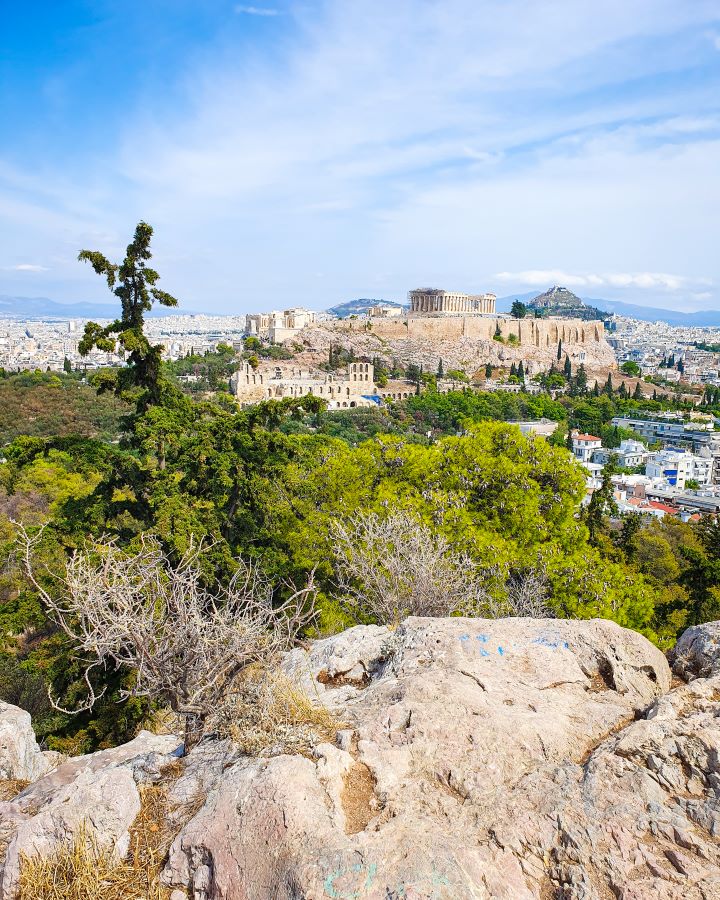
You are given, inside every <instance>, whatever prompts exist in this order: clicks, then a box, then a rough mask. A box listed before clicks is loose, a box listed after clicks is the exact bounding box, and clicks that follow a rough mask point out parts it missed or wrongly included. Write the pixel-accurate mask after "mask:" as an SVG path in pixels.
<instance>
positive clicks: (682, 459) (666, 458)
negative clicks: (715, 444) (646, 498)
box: [645, 449, 713, 490]
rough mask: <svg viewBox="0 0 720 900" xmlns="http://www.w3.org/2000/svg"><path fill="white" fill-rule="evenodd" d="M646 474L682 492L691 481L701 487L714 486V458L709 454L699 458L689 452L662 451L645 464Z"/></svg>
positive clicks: (651, 456)
mask: <svg viewBox="0 0 720 900" xmlns="http://www.w3.org/2000/svg"><path fill="white" fill-rule="evenodd" d="M706 452H707V451H706ZM645 474H646V475H647V476H648V478H653V479H662V480H664V481H666V482H667V483H668V485H670V487H678V488H680V489H681V490H682V489H684V488H685V485H686V484H687V482H688V481H689V480H691V479H692V480H694V481H697V482H698V484H700V485H708V484H712V476H713V458H712V456H710V454H709V453H708V454H707V456H704V455H703V456H698V455H696V454H694V453H690V452H689V451H687V450H670V449H667V450H660V451H658V452H657V453H651V454H650V456H649V458H648V461H647V463H646V464H645Z"/></svg>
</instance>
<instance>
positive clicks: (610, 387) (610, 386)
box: [603, 372, 613, 397]
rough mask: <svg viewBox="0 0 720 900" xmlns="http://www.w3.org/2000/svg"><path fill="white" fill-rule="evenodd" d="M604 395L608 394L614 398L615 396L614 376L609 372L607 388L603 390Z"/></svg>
mask: <svg viewBox="0 0 720 900" xmlns="http://www.w3.org/2000/svg"><path fill="white" fill-rule="evenodd" d="M603 393H605V394H607V395H608V397H612V395H613V383H612V374H611V373H610V372H608V377H607V381H606V382H605V387H604V388H603Z"/></svg>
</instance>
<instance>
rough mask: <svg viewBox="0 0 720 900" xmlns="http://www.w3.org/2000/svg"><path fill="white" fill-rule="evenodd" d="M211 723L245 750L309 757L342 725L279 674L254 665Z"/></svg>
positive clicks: (250, 752) (247, 670)
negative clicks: (318, 745)
mask: <svg viewBox="0 0 720 900" xmlns="http://www.w3.org/2000/svg"><path fill="white" fill-rule="evenodd" d="M210 727H211V728H212V730H215V731H217V732H219V733H220V734H221V735H223V736H226V737H229V738H230V739H231V740H232V741H234V742H235V743H236V744H237V745H238V747H239V748H240V750H241V752H243V753H247V754H251V755H262V756H270V755H273V754H276V753H301V754H304V755H309V753H310V751H311V749H312V747H313V746H314V745H315V744H318V743H321V742H323V741H332V740H334V738H335V734H336V732H337V731H338V729H340V728H343V727H344V724H343V723H342V722H340V721H338V719H336V718H335V716H333V714H332V713H331V712H330V711H329V710H328V709H326V708H325V707H324V706H322V705H320V704H314V703H313V702H312V701H311V700H310V698H309V697H308V696H307V694H305V693H304V692H303V691H302V690H300V689H299V688H298V687H297V686H296V685H294V684H293V683H292V682H291V681H290V680H289V679H288V678H287V677H285V676H284V675H282V674H281V673H279V672H270V671H268V670H266V669H263V668H262V667H259V666H250V667H247V668H246V669H245V670H244V671H243V672H242V673H241V675H240V676H239V677H238V679H237V680H236V682H235V684H234V685H233V688H232V690H231V692H230V693H229V694H228V697H227V699H226V701H225V703H223V705H222V707H221V708H220V709H219V710H218V711H217V713H216V714H215V715H214V716H213V718H212V720H211V722H210Z"/></svg>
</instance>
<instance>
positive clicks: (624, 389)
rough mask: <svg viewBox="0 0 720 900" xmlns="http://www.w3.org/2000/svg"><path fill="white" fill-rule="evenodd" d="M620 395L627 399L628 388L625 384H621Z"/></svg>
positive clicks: (622, 382)
mask: <svg viewBox="0 0 720 900" xmlns="http://www.w3.org/2000/svg"><path fill="white" fill-rule="evenodd" d="M618 395H619V396H620V397H622V398H623V399H625V398H626V397H627V388H626V387H625V382H624V381H621V382H620V390H619V391H618Z"/></svg>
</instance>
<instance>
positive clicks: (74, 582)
mask: <svg viewBox="0 0 720 900" xmlns="http://www.w3.org/2000/svg"><path fill="white" fill-rule="evenodd" d="M19 533H20V537H19V541H20V546H21V551H22V556H23V560H24V563H25V568H26V571H27V573H28V577H29V578H30V580H31V581H32V583H33V585H34V586H35V588H36V589H37V590H38V592H39V593H40V596H41V597H42V600H43V602H44V605H45V608H46V610H47V612H48V615H49V617H50V618H51V619H52V620H53V621H54V622H55V624H56V625H57V626H58V627H59V628H61V629H62V631H63V632H64V633H65V634H66V635H67V636H68V637H69V638H70V640H71V641H72V643H73V645H74V646H75V649H76V652H77V653H78V655H79V656H80V657H81V658H82V659H85V660H87V667H86V670H85V673H84V677H85V682H86V684H87V690H88V696H87V699H86V701H85V702H84V703H83V704H82V705H81V706H80V707H79V708H78V709H74V710H66V709H63V708H62V707H61V706H60V705H59V704H58V703H57V702H55V701H52V702H53V704H54V705H55V707H56V708H57V709H61V710H62V711H63V712H69V713H75V712H79V711H81V710H83V709H89V708H91V707H92V706H93V705H94V703H95V702H96V700H97V699H99V697H100V696H102V693H101V694H96V691H95V688H94V685H93V681H92V679H91V674H92V672H93V670H94V669H95V668H97V667H103V668H104V667H106V666H108V665H110V666H127V667H128V668H131V669H133V670H134V673H135V678H134V684H133V687H132V688H131V689H129V690H127V691H125V692H124V696H144V697H149V698H151V699H154V700H159V701H161V702H164V703H166V704H167V705H168V706H169V707H170V709H171V710H172V711H173V712H175V713H178V714H179V715H181V716H183V717H184V720H185V735H186V744H191V743H193V742H194V741H195V740H197V738H198V737H199V736H200V735H201V733H202V728H203V723H204V720H205V718H206V717H207V715H208V713H209V712H210V711H212V710H213V709H215V708H216V707H217V706H218V704H219V703H220V701H221V699H222V697H223V695H224V694H225V691H226V690H227V688H228V686H229V684H230V683H231V682H232V680H233V679H234V678H235V676H236V675H237V674H238V673H239V672H240V671H241V670H242V669H243V668H244V667H245V666H248V665H251V664H253V663H256V662H258V661H261V660H265V659H269V658H271V657H272V656H274V655H275V654H276V653H277V652H278V651H280V650H286V649H288V648H289V647H291V646H292V645H293V643H294V642H295V639H296V637H297V635H298V633H299V631H300V630H301V629H302V628H304V627H305V626H306V625H307V624H308V623H309V622H310V621H312V619H313V617H314V601H315V595H316V590H315V586H314V583H313V577H312V575H311V576H310V578H309V579H308V582H307V584H306V585H305V586H304V587H302V588H300V589H294V588H292V594H291V596H290V597H289V599H287V600H286V601H285V602H284V603H283V604H282V605H281V606H277V607H274V606H273V595H274V587H273V585H272V584H271V583H270V582H269V580H268V579H267V578H266V577H265V576H264V574H263V573H262V572H261V571H260V569H259V568H258V567H257V566H256V565H254V564H253V563H249V562H245V561H243V560H239V561H238V563H237V565H238V568H237V572H236V573H235V575H234V576H233V578H232V580H231V581H230V583H229V584H228V586H227V587H224V588H218V589H217V590H216V591H215V592H214V593H211V592H210V591H209V590H208V589H207V587H206V586H205V585H204V583H203V579H202V576H201V574H200V571H199V568H198V565H197V562H198V556H199V554H200V552H201V550H202V547H198V546H193V547H191V548H190V549H189V550H188V552H187V553H186V554H185V555H184V556H183V557H182V559H181V560H180V562H179V563H177V564H173V563H172V562H171V561H170V559H168V557H167V555H166V554H165V553H164V552H163V549H162V547H161V545H160V543H159V542H158V541H157V540H156V539H155V538H154V537H152V536H147V535H145V536H143V537H142V538H141V544H140V548H139V549H138V550H137V551H136V552H134V553H125V552H123V551H122V550H120V549H119V548H118V547H117V546H116V544H115V543H114V542H113V541H109V540H106V541H99V542H97V543H94V544H92V545H89V546H88V547H86V548H85V549H82V550H79V551H76V552H75V553H74V554H73V556H72V557H71V559H70V560H69V562H68V564H67V568H66V574H65V576H64V578H62V580H61V590H60V592H59V594H60V597H59V599H56V598H55V597H53V596H51V595H50V594H49V593H48V591H46V590H45V589H44V588H43V586H42V585H41V584H40V583H39V582H38V581H37V579H36V578H35V574H34V572H33V565H32V556H33V549H34V546H35V545H36V543H37V542H38V541H39V539H40V533H38V534H36V535H35V536H34V537H30V536H29V535H28V534H27V532H26V531H25V529H24V528H22V526H19ZM288 587H291V586H288ZM51 700H52V698H51Z"/></svg>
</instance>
